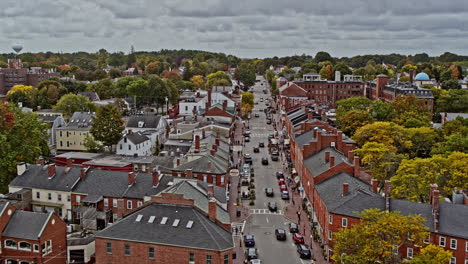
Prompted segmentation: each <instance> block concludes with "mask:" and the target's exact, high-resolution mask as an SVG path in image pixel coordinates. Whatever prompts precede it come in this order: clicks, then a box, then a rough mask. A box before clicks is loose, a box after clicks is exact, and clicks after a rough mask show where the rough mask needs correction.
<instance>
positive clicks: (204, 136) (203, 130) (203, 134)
mask: <svg viewBox="0 0 468 264" xmlns="http://www.w3.org/2000/svg"><path fill="white" fill-rule="evenodd" d="M202 137H203V138H206V134H205V129H202Z"/></svg>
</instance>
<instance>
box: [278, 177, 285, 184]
mask: <svg viewBox="0 0 468 264" xmlns="http://www.w3.org/2000/svg"><path fill="white" fill-rule="evenodd" d="M278 185H286V181H285V180H284V178H280V179H279V180H278Z"/></svg>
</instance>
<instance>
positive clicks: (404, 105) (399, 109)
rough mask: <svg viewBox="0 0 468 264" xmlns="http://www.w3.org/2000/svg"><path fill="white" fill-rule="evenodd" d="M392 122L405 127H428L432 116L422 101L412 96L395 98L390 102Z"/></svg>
mask: <svg viewBox="0 0 468 264" xmlns="http://www.w3.org/2000/svg"><path fill="white" fill-rule="evenodd" d="M392 106H393V110H394V112H395V117H394V118H393V122H395V123H397V124H399V125H402V126H405V127H420V126H430V122H431V119H432V114H431V112H430V111H429V108H428V107H427V105H426V104H425V103H424V101H423V100H421V99H419V98H416V97H415V96H413V95H406V96H400V95H399V96H397V98H396V99H395V101H393V102H392Z"/></svg>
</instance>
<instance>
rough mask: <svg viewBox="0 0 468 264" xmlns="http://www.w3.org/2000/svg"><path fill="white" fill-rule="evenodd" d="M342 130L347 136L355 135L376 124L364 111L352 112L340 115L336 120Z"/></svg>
mask: <svg viewBox="0 0 468 264" xmlns="http://www.w3.org/2000/svg"><path fill="white" fill-rule="evenodd" d="M336 121H337V122H338V124H339V126H340V128H341V130H342V131H343V132H344V133H345V134H346V135H350V136H351V135H353V134H354V132H355V131H356V130H357V129H358V128H360V127H362V126H365V125H367V124H371V123H372V122H374V119H373V118H372V116H371V114H370V113H369V112H367V111H363V110H351V111H349V112H347V113H346V114H345V115H340V116H339V118H338V117H337V120H336Z"/></svg>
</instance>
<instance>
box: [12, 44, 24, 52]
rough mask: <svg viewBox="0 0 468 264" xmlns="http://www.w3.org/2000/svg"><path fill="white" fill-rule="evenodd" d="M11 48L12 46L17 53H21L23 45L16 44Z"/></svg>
mask: <svg viewBox="0 0 468 264" xmlns="http://www.w3.org/2000/svg"><path fill="white" fill-rule="evenodd" d="M11 48H12V49H13V50H14V51H15V52H16V53H20V51H21V50H22V49H23V45H20V44H15V45H13V46H11Z"/></svg>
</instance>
